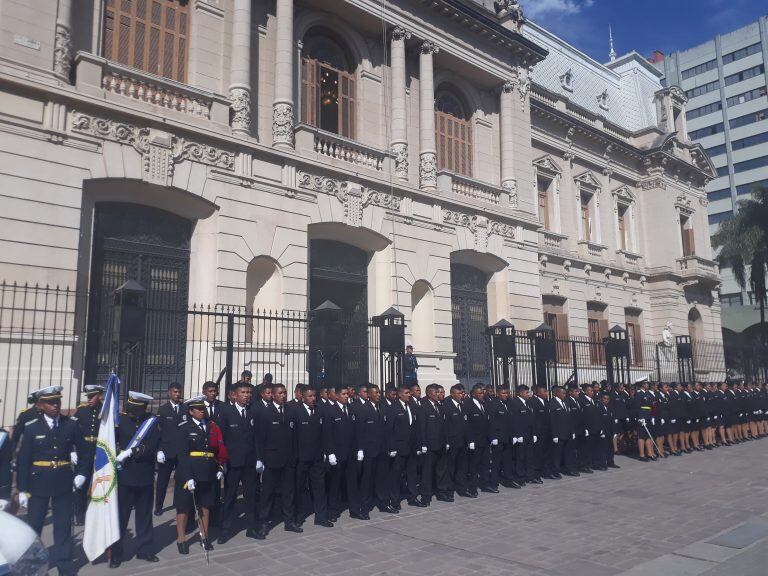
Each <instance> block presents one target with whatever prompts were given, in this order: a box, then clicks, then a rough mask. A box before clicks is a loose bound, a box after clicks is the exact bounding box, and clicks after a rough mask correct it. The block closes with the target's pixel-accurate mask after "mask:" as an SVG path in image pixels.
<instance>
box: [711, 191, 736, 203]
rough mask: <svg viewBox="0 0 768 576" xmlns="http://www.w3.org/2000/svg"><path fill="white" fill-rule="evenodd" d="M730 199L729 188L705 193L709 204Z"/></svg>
mask: <svg viewBox="0 0 768 576" xmlns="http://www.w3.org/2000/svg"><path fill="white" fill-rule="evenodd" d="M730 197H731V189H730V188H723V189H722V190H713V191H712V192H707V198H708V199H709V201H710V202H714V201H715V200H723V199H725V198H730Z"/></svg>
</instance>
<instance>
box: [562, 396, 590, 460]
mask: <svg viewBox="0 0 768 576" xmlns="http://www.w3.org/2000/svg"><path fill="white" fill-rule="evenodd" d="M580 395H581V394H580V392H579V386H578V384H576V383H575V382H571V383H570V384H568V396H566V398H565V402H566V404H567V406H568V412H569V413H570V416H571V426H572V428H573V434H572V435H571V440H570V441H568V442H567V443H566V445H565V446H564V448H563V449H564V450H565V451H566V453H565V459H566V468H568V469H569V470H571V466H568V465H567V463H568V462H569V461H570V460H571V459H573V461H574V463H575V469H576V470H578V471H579V472H580V473H584V474H591V473H592V470H590V469H589V468H587V467H584V466H581V464H582V462H583V461H584V451H585V450H586V440H587V429H586V428H585V427H584V416H583V414H582V413H581V404H580V403H579V396H580Z"/></svg>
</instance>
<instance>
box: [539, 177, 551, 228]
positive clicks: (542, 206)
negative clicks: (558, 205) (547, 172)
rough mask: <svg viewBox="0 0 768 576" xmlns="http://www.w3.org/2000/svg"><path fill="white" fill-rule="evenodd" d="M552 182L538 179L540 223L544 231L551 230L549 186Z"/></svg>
mask: <svg viewBox="0 0 768 576" xmlns="http://www.w3.org/2000/svg"><path fill="white" fill-rule="evenodd" d="M551 183H552V181H551V180H547V179H545V178H542V177H540V176H539V177H538V178H537V179H536V187H537V188H538V194H539V221H540V222H541V224H542V225H543V226H544V230H550V229H551V228H550V227H549V186H550V184H551Z"/></svg>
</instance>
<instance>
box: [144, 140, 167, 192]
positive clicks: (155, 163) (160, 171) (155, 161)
mask: <svg viewBox="0 0 768 576" xmlns="http://www.w3.org/2000/svg"><path fill="white" fill-rule="evenodd" d="M173 140H174V138H173V137H172V136H171V135H170V134H168V133H167V132H160V131H157V130H150V134H149V138H148V143H149V144H148V146H147V151H146V152H145V153H144V154H143V155H142V165H143V167H144V180H146V181H147V182H150V183H152V184H157V185H159V186H168V184H169V183H170V182H171V181H172V179H173V161H174V157H173V154H172V146H173V143H174V142H173Z"/></svg>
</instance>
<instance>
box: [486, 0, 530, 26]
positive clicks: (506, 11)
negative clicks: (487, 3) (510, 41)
mask: <svg viewBox="0 0 768 576" xmlns="http://www.w3.org/2000/svg"><path fill="white" fill-rule="evenodd" d="M493 7H494V8H495V9H496V16H498V17H499V18H506V17H508V18H509V19H510V21H511V22H512V23H513V24H514V28H515V32H521V31H522V29H523V24H525V16H524V15H523V8H522V7H521V6H520V2H518V0H496V1H495V2H494V3H493Z"/></svg>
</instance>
